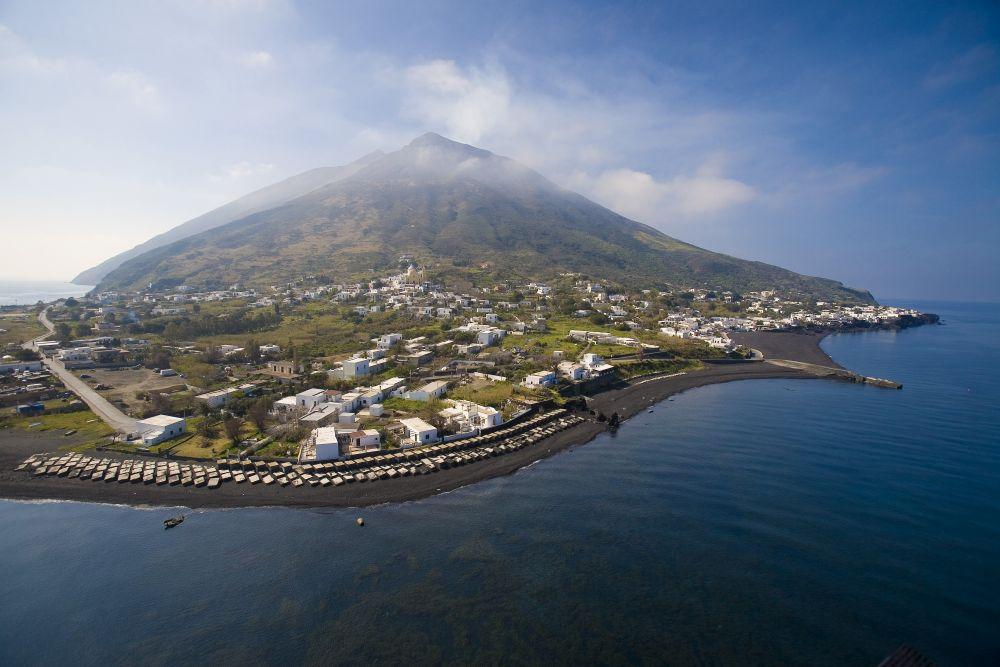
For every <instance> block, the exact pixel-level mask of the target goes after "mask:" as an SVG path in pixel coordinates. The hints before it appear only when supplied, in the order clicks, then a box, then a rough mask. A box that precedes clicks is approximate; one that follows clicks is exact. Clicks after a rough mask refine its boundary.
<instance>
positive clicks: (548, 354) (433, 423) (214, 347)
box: [0, 256, 919, 463]
mask: <svg viewBox="0 0 1000 667" xmlns="http://www.w3.org/2000/svg"><path fill="white" fill-rule="evenodd" d="M400 264H401V266H405V267H406V268H405V270H402V271H400V272H398V273H394V274H390V275H383V276H377V277H373V278H372V279H370V280H368V281H366V282H356V283H352V284H335V283H333V282H332V281H329V280H326V279H324V278H322V277H318V276H310V277H305V278H303V279H302V280H300V281H297V282H296V283H294V284H287V285H282V286H272V287H270V288H269V289H260V288H248V287H243V286H239V285H232V286H229V288H227V289H213V290H203V289H202V290H199V289H195V288H192V287H189V286H185V285H175V286H171V287H163V286H159V287H157V286H153V285H150V286H149V289H148V290H146V291H144V292H142V293H137V294H120V293H112V292H104V293H98V294H94V295H92V296H89V297H85V298H83V299H66V300H63V301H61V302H58V303H56V304H55V305H53V306H51V307H48V308H47V309H46V310H45V311H44V312H43V313H42V315H43V316H44V317H45V318H46V321H48V322H49V325H50V326H51V327H52V329H53V331H52V335H50V336H47V337H45V336H41V337H40V338H41V339H40V340H38V341H37V342H36V343H35V344H34V345H30V346H28V347H27V349H22V348H18V347H17V346H15V345H13V344H10V345H9V346H8V349H7V350H6V351H5V356H4V358H3V360H2V364H0V376H2V377H3V378H4V379H3V382H4V385H3V387H2V388H0V401H2V403H3V405H4V406H8V407H9V408H10V409H11V411H12V412H13V413H15V414H16V415H17V416H18V417H20V418H22V419H25V420H30V419H36V420H37V419H40V418H41V416H42V415H44V414H62V413H66V412H74V411H84V410H87V407H88V405H84V402H81V401H80V400H78V399H77V397H76V396H75V395H74V392H76V394H80V393H81V392H87V393H92V394H94V395H95V396H96V397H97V398H96V399H95V400H97V399H100V400H106V401H107V402H108V404H109V408H108V412H109V413H112V412H114V413H115V414H116V415H118V416H114V415H112V416H110V417H109V415H99V416H100V418H101V419H103V420H104V421H105V422H107V424H108V426H109V427H111V428H110V429H109V431H108V432H107V433H102V434H101V437H100V439H99V445H100V446H101V447H102V448H105V447H106V448H109V449H111V450H112V451H118V452H123V453H138V454H146V455H155V456H175V457H185V458H192V459H215V458H219V457H224V456H238V457H251V456H252V457H263V458H268V457H271V458H274V459H275V460H282V461H295V462H297V463H316V462H325V461H346V460H350V459H352V458H357V457H363V456H366V455H371V454H372V453H373V452H381V451H389V450H405V449H409V448H412V447H415V446H428V445H432V444H441V443H449V442H455V441H460V440H466V439H471V438H476V437H479V436H482V435H483V434H488V433H490V432H491V431H494V430H497V429H500V428H503V427H505V426H509V425H510V424H512V423H516V422H517V420H518V419H523V418H525V416H526V415H531V414H539V413H543V412H544V411H546V410H549V409H554V408H559V407H561V406H563V405H564V404H566V402H567V401H571V400H572V399H573V397H576V396H580V395H581V394H585V393H588V392H593V391H594V390H596V389H599V388H600V387H603V386H609V385H611V384H613V383H614V382H617V381H619V380H622V379H630V378H633V377H636V376H639V375H645V374H656V373H669V372H683V371H684V370H685V369H692V368H696V367H698V365H699V364H700V363H701V361H703V360H709V359H719V358H727V357H734V358H746V357H747V356H749V355H750V351H749V350H747V349H746V348H744V347H741V346H739V345H738V344H737V343H736V342H735V341H734V340H733V338H732V337H731V334H734V333H736V332H747V331H759V330H783V329H791V328H803V327H814V328H825V329H835V328H838V327H850V326H859V325H863V326H869V325H873V326H877V325H882V324H885V323H891V322H894V321H898V320H900V319H901V318H906V317H914V316H917V315H919V313H916V311H912V310H908V309H902V308H895V307H891V306H878V305H871V304H863V303H861V304H831V303H826V302H823V301H812V300H809V299H807V298H803V297H802V296H801V295H798V296H787V295H786V296H781V295H779V294H778V293H776V292H774V291H769V292H752V293H748V294H744V295H736V294H734V293H732V292H727V291H713V290H708V289H703V288H691V287H681V288H677V289H672V290H669V291H667V290H662V291H653V290H641V291H638V292H636V291H628V290H625V289H622V288H616V287H615V286H612V285H608V284H604V283H599V282H595V281H593V280H591V279H588V278H587V277H585V276H580V275H577V274H564V275H561V276H559V277H558V279H556V280H553V281H551V282H549V283H542V282H537V281H531V282H525V283H523V284H516V283H514V282H505V283H500V284H495V283H493V284H489V283H487V284H482V285H479V286H476V285H468V284H466V285H461V286H455V285H448V286H446V284H445V282H446V281H445V280H444V279H442V277H441V274H440V273H437V274H435V273H433V272H432V271H428V270H427V269H424V268H419V267H418V266H416V265H415V264H414V263H413V262H412V259H411V258H410V257H406V256H404V257H401V258H400ZM16 317H17V318H18V320H17V321H20V322H24V321H25V319H24V318H26V317H27V314H26V313H20V314H16ZM9 321H13V320H9ZM43 331H44V330H43ZM43 359H44V360H48V361H51V362H52V363H51V364H50V365H49V366H46V365H45V364H43ZM52 370H57V371H58V373H56V374H53V373H52V372H50V371H52ZM59 374H61V377H62V381H60V377H57V376H56V375H59ZM67 374H71V376H70V377H67ZM67 383H68V384H67ZM68 385H75V386H68ZM92 402H93V401H87V403H88V404H90V403H92ZM91 407H92V406H91ZM87 414H88V415H89V414H90V412H87ZM601 417H602V418H603V417H604V415H601ZM116 420H117V421H116ZM38 423H41V422H38Z"/></svg>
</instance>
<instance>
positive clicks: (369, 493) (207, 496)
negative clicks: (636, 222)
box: [0, 362, 812, 508]
mask: <svg viewBox="0 0 1000 667" xmlns="http://www.w3.org/2000/svg"><path fill="white" fill-rule="evenodd" d="M810 377H812V376H810V375H808V374H805V373H802V372H800V371H796V370H792V369H786V368H780V367H777V366H772V365H771V364H767V363H764V362H746V363H732V364H712V365H709V366H707V367H706V368H704V369H700V370H697V371H692V372H689V373H684V374H681V375H675V376H670V377H662V378H645V379H641V380H637V381H635V382H633V383H625V382H622V383H620V384H619V385H618V386H615V387H613V388H610V389H608V390H605V391H602V392H601V393H599V394H597V395H596V396H594V397H592V398H590V399H589V406H590V408H591V409H593V410H597V411H600V412H603V413H604V414H605V415H611V414H612V413H615V412H617V413H618V415H619V417H621V418H622V419H627V418H628V417H630V416H632V415H634V414H636V413H637V412H639V411H641V410H643V409H645V408H647V407H648V406H650V405H653V404H655V403H657V402H659V401H662V400H664V399H666V398H667V397H669V396H672V395H674V394H677V393H679V392H682V391H686V390H688V389H692V388H694V387H700V386H705V385H709V384H717V383H720V382H733V381H737V380H750V379H760V378H810ZM606 428H607V425H606V424H605V423H602V422H598V421H596V420H594V419H592V418H591V419H588V420H587V421H585V422H584V423H582V424H578V425H576V426H573V427H572V428H569V429H567V430H565V431H561V432H559V433H556V434H555V435H552V436H550V437H548V438H545V439H544V440H542V441H540V442H538V443H536V444H534V445H531V446H528V447H525V448H523V449H520V450H517V451H515V452H511V453H508V454H505V455H503V456H498V457H495V458H489V459H485V460H482V461H478V462H475V463H471V464H469V465H465V466H462V467H458V468H449V469H446V470H441V471H439V472H436V473H433V474H428V475H417V476H410V477H401V478H398V479H388V480H380V481H378V482H375V483H367V484H349V485H344V486H340V487H326V488H312V487H301V488H293V487H280V486H277V485H274V486H265V485H250V484H234V483H227V484H222V485H221V486H220V487H219V488H217V489H206V488H195V487H183V486H155V485H144V484H118V483H103V482H92V481H89V480H81V479H66V478H58V477H56V478H54V477H35V476H32V475H31V474H29V473H27V472H25V471H15V470H14V467H16V466H17V465H18V464H19V463H20V462H22V461H23V460H24V459H25V458H26V457H28V456H30V455H31V454H33V453H37V452H42V451H49V452H55V451H57V450H58V448H59V447H63V446H66V445H67V444H72V443H71V442H70V441H69V440H68V439H66V438H63V437H61V436H59V435H56V434H51V435H50V434H40V433H25V432H23V431H14V430H10V429H8V430H6V431H0V497H3V498H13V499H22V500H43V499H61V500H78V501H83V502H103V503H120V504H131V505H157V506H184V507H191V508H200V507H252V506H274V505H283V506H292V507H295V506H299V507H362V506H367V505H377V504H381V503H390V502H402V501H407V500H415V499H418V498H423V497H426V496H430V495H433V494H436V493H441V492H444V491H450V490H452V489H456V488H459V487H462V486H465V485H468V484H473V483H475V482H477V481H480V480H484V479H489V478H491V477H497V476H500V475H507V474H510V473H513V472H515V471H517V470H519V469H521V468H523V467H525V466H527V465H529V464H531V463H533V462H535V461H537V460H539V459H542V458H545V457H547V456H551V455H552V454H555V453H557V452H560V451H563V450H565V449H568V448H571V447H574V446H577V445H580V444H583V443H586V442H589V441H590V440H592V439H593V438H594V437H595V436H596V435H597V434H599V433H601V432H602V431H604V430H606Z"/></svg>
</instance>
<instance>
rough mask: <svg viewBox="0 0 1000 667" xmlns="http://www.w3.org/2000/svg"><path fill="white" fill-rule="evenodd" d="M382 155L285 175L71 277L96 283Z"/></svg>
mask: <svg viewBox="0 0 1000 667" xmlns="http://www.w3.org/2000/svg"><path fill="white" fill-rule="evenodd" d="M382 155H383V153H382V151H375V152H373V153H369V154H368V155H366V156H364V157H363V158H361V159H359V160H355V161H354V162H351V163H350V164H346V165H341V166H339V167H319V168H317V169H310V170H309V171H306V172H303V173H301V174H298V175H297V176H292V177H291V178H286V179H285V180H283V181H281V182H279V183H275V184H273V185H269V186H267V187H264V188H261V189H260V190H255V191H254V192H251V193H250V194H248V195H246V196H243V197H240V198H239V199H236V200H234V201H231V202H229V203H228V204H224V205H222V206H220V207H219V208H216V209H213V210H211V211H209V212H208V213H205V214H203V215H199V216H198V217H197V218H192V219H191V220H188V221H187V222H184V223H181V224H180V225H178V226H176V227H174V228H172V229H170V230H167V231H165V232H163V233H162V234H159V235H157V236H154V237H153V238H151V239H149V240H148V241H145V242H143V243H140V244H139V245H137V246H136V247H134V248H132V249H131V250H126V251H125V252H122V253H119V254H117V255H115V256H114V257H111V258H110V259H106V260H104V261H103V262H101V263H100V264H98V265H97V266H95V267H92V268H89V269H87V270H86V271H83V272H82V273H80V275H78V276H77V277H76V278H73V282H74V283H76V284H77V285H96V284H98V283H99V282H101V280H103V279H104V276H106V275H107V274H109V273H111V272H112V271H114V270H115V269H117V268H118V267H119V266H121V265H122V264H124V263H125V262H127V261H128V260H130V259H132V258H133V257H138V256H139V255H141V254H143V253H144V252H147V251H149V250H153V249H155V248H160V247H162V246H165V245H169V244H171V243H173V242H175V241H180V240H181V239H185V238H187V237H189V236H194V235H195V234H200V233H201V232H205V231H208V230H209V229H214V228H216V227H220V226H222V225H226V224H229V223H230V222H234V221H236V220H239V219H241V218H244V217H246V216H248V215H251V214H253V213H257V212H258V211H265V210H267V209H270V208H274V207H275V206H278V205H280V204H283V203H285V202H287V201H291V200H292V199H295V198H296V197H301V196H302V195H304V194H307V193H309V192H312V191H313V190H316V189H317V188H320V187H323V186H324V185H328V184H330V183H335V182H336V181H339V180H341V179H344V178H347V177H348V176H352V175H354V174H356V173H357V172H358V171H360V170H361V169H363V168H364V167H365V166H367V165H368V164H370V163H371V162H373V161H374V160H377V159H378V158H380V157H382Z"/></svg>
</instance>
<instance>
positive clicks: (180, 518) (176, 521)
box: [163, 514, 184, 530]
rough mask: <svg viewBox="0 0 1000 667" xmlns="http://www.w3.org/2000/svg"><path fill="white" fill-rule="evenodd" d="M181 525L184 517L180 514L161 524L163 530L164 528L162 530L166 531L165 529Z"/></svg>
mask: <svg viewBox="0 0 1000 667" xmlns="http://www.w3.org/2000/svg"><path fill="white" fill-rule="evenodd" d="M182 523H184V515H183V514H181V515H179V516H172V517H170V518H169V519H167V520H166V521H164V522H163V528H164V530H166V529H167V528H173V527H174V526H179V525H180V524H182Z"/></svg>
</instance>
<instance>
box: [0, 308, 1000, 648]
mask: <svg viewBox="0 0 1000 667" xmlns="http://www.w3.org/2000/svg"><path fill="white" fill-rule="evenodd" d="M914 305H916V306H917V307H922V308H925V309H927V310H931V311H933V312H939V313H940V314H941V315H942V317H943V318H944V320H945V321H946V322H947V325H946V326H942V327H922V328H919V329H913V330H908V331H903V332H899V333H890V332H879V333H869V334H850V335H842V336H836V337H832V338H829V339H827V340H826V341H825V343H824V347H825V348H826V350H827V351H828V352H829V353H830V354H831V355H832V356H833V357H834V358H835V359H836V360H837V361H838V362H840V363H842V364H843V365H845V366H847V367H849V368H852V369H854V370H857V371H859V372H862V373H865V374H870V375H878V376H883V377H890V378H893V379H896V380H899V381H901V382H903V383H904V385H905V388H904V389H903V390H902V391H892V390H885V389H877V388H871V387H863V386H857V385H850V384H841V383H835V382H830V381H812V380H763V381H750V382H738V383H733V384H728V385H716V386H709V387H704V388H700V389H697V390H694V391H691V392H688V393H686V394H682V395H680V396H678V397H676V398H675V399H674V400H672V401H666V402H664V403H661V404H660V405H659V406H657V407H656V409H655V410H654V411H653V412H652V413H645V412H644V413H640V414H639V415H638V416H636V417H635V418H634V419H633V420H631V421H629V422H628V423H626V424H625V425H624V426H623V427H622V428H621V429H620V431H619V433H618V434H617V436H615V437H612V436H609V435H604V436H601V437H599V438H598V439H597V440H595V441H594V442H592V443H590V444H588V445H585V446H583V447H580V448H577V449H575V450H572V451H570V452H568V453H564V454H560V455H557V456H554V457H552V458H550V459H547V460H544V461H541V462H539V463H537V464H535V465H534V466H532V467H530V468H528V469H526V470H522V471H521V472H519V473H517V474H515V475H513V476H509V477H505V478H501V479H494V480H490V481H486V482H482V483H480V484H476V485H474V486H472V487H469V488H466V489H463V490H460V491H457V492H454V493H450V494H447V495H443V496H437V497H434V498H430V499H427V500H422V501H419V502H413V503H406V504H402V505H394V506H385V507H378V508H367V509H365V510H360V511H358V510H355V511H352V510H346V511H345V510H331V511H316V510H294V509H251V510H227V511H201V512H195V513H193V514H191V515H189V517H188V520H187V521H185V523H184V524H183V525H182V526H180V527H178V528H176V529H174V530H171V531H164V530H163V528H162V527H161V525H160V522H161V521H162V520H163V519H164V518H166V517H167V516H170V515H172V514H174V513H175V512H172V511H170V510H136V509H129V508H124V507H112V506H100V505H87V504H78V503H64V502H60V503H48V504H29V503H14V502H6V501H4V502H0V548H2V553H3V554H4V567H3V568H2V569H0V599H2V600H3V602H2V604H0V663H2V664H65V663H72V664H81V663H82V664H97V663H105V662H128V663H134V662H143V663H167V662H177V661H181V662H195V661H198V662H203V661H209V660H214V661H218V662H220V663H222V664H232V663H237V662H239V663H287V662H303V661H312V662H320V661H323V662H331V661H332V662H359V663H360V662H365V663H367V662H375V661H380V662H389V663H396V662H405V663H425V662H439V661H444V662H452V663H476V664H490V663H497V662H512V663H520V662H544V663H576V664H580V663H593V662H600V663H610V662H654V663H672V664H709V665H711V664H774V665H778V664H780V665H788V664H812V665H817V664H828V665H842V664H856V665H874V664H877V662H878V661H879V660H880V659H881V658H882V657H884V656H885V655H886V654H888V653H889V652H891V651H892V650H894V649H895V648H896V647H897V646H898V645H899V644H901V643H904V642H905V643H910V644H912V645H914V646H916V647H917V648H918V649H920V650H922V651H923V652H924V653H926V654H927V655H928V656H930V657H931V658H933V659H935V660H936V661H937V662H938V663H939V664H942V665H969V664H983V665H986V664H997V663H998V662H1000V632H998V631H997V630H998V628H1000V411H998V409H997V406H998V404H1000V381H998V379H997V373H998V372H1000V335H998V334H997V331H998V327H1000V308H998V307H997V306H983V305H965V304H919V303H918V304H914ZM358 515H363V516H364V517H365V519H366V521H367V525H366V526H365V527H364V528H358V527H356V526H355V525H354V519H355V517H356V516H358Z"/></svg>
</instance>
